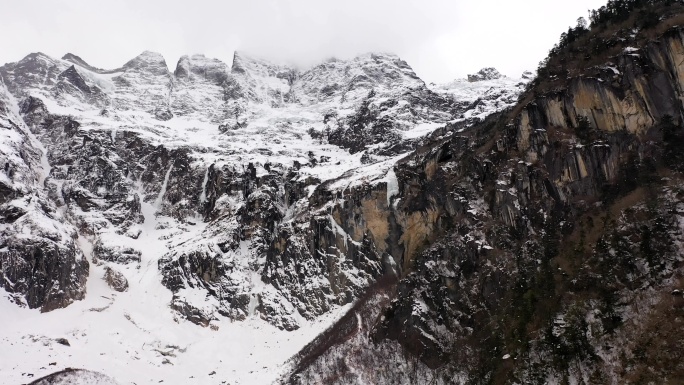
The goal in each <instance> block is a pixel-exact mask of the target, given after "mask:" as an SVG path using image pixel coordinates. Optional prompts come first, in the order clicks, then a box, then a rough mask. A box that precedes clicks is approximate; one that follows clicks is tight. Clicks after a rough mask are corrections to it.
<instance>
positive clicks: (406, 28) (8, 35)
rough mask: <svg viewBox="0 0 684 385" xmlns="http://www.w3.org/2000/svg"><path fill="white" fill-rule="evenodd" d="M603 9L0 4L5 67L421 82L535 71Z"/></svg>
mask: <svg viewBox="0 0 684 385" xmlns="http://www.w3.org/2000/svg"><path fill="white" fill-rule="evenodd" d="M604 3H605V1H604V0H573V1H548V0H520V1H515V2H513V1H510V0H508V1H502V0H479V1H475V2H474V1H466V0H455V1H454V0H451V1H449V0H439V1H438V0H421V1H416V0H400V1H397V0H395V1H390V0H374V1H372V2H371V1H368V0H365V1H361V0H348V1H322V0H280V1H277V0H259V1H222V2H216V1H207V0H197V1H191V2H188V1H178V0H164V1H162V0H148V1H144V2H142V1H133V0H120V1H117V2H107V3H104V2H98V1H92V0H34V1H30V2H29V1H21V2H18V1H14V2H8V4H4V5H3V12H2V14H1V15H0V33H2V36H3V39H2V41H1V42H0V62H1V63H7V62H14V61H18V60H20V59H21V58H23V57H24V56H26V55H27V54H29V53H31V52H38V51H40V52H44V53H46V54H48V55H50V56H53V57H62V56H63V55H64V54H65V53H67V52H71V53H74V54H76V55H79V56H80V57H82V58H83V59H84V60H86V61H87V62H88V63H90V64H91V65H94V66H96V67H101V68H117V67H119V66H121V65H122V64H123V63H125V62H126V61H128V60H129V59H131V58H133V57H135V56H137V55H138V54H140V53H141V52H142V51H144V50H151V51H156V52H159V53H161V54H163V55H164V57H165V58H166V61H167V64H168V66H169V68H170V70H172V71H173V69H174V68H175V66H176V62H177V61H178V59H179V58H180V56H182V55H185V54H194V53H202V54H205V55H207V56H210V57H215V58H218V59H220V60H222V61H225V62H226V63H228V64H230V63H231V61H232V57H233V52H234V51H235V50H239V51H243V52H246V53H248V54H251V55H254V56H258V57H261V58H265V59H269V60H273V61H276V62H281V63H287V64H291V65H295V66H297V67H300V68H306V67H309V66H311V65H314V64H316V63H318V62H320V61H322V60H324V59H326V58H329V57H338V58H343V59H344V58H350V57H353V56H355V55H358V54H362V53H366V52H378V51H380V52H391V53H395V54H397V55H399V56H401V57H402V58H403V59H404V60H406V61H407V62H408V63H409V64H410V65H411V66H412V67H413V68H414V70H415V71H416V72H417V73H418V75H419V76H421V77H422V78H423V79H424V80H425V81H427V82H446V81H449V80H452V79H454V78H459V77H464V76H465V75H466V74H468V73H473V72H476V71H477V70H479V69H480V68H482V67H485V66H492V67H496V68H498V69H499V70H500V71H501V72H502V73H504V74H506V75H508V76H519V75H520V74H521V73H522V72H523V71H524V70H535V69H536V67H537V63H538V62H539V61H540V60H542V59H543V58H544V57H545V56H546V54H547V53H548V50H549V49H550V48H551V47H552V46H553V44H554V43H556V42H557V41H558V38H559V36H560V34H561V33H562V32H564V31H566V30H567V28H568V27H569V26H574V25H575V24H576V20H577V18H579V17H581V16H585V17H586V15H587V10H589V9H593V8H597V7H600V6H601V5H603V4H604Z"/></svg>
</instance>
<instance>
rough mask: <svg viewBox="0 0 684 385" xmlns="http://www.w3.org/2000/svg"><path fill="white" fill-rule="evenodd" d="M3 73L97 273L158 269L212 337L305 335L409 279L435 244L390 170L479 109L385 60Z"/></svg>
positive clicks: (55, 204) (184, 311)
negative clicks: (241, 331)
mask: <svg viewBox="0 0 684 385" xmlns="http://www.w3.org/2000/svg"><path fill="white" fill-rule="evenodd" d="M0 74H1V75H2V77H3V80H4V82H5V83H7V84H8V86H9V88H10V92H11V93H12V94H13V95H14V96H15V97H16V98H18V99H19V100H20V102H19V103H17V104H18V106H19V112H20V114H21V118H23V123H22V124H24V123H25V125H26V127H27V128H28V130H30V133H31V134H32V135H35V136H36V137H37V139H38V140H40V142H42V144H43V145H44V146H45V149H46V158H45V159H44V161H45V163H46V164H49V167H48V168H46V170H48V169H49V176H48V177H47V179H46V183H45V187H44V188H43V187H36V189H37V190H40V191H42V192H43V193H44V195H45V199H48V200H47V201H46V206H45V207H48V209H47V210H48V212H51V211H50V210H56V211H58V212H59V213H60V215H61V216H60V217H59V218H63V219H60V220H61V221H65V222H68V223H69V224H64V227H65V229H69V231H70V233H69V234H70V235H69V236H70V237H76V230H77V231H78V234H79V235H81V236H82V238H83V239H82V241H83V242H85V243H87V244H89V245H90V247H89V248H88V255H89V257H91V258H92V261H94V262H96V263H98V264H100V263H107V264H112V266H114V264H121V265H122V268H128V266H130V267H132V268H136V267H140V266H146V267H149V266H156V267H158V268H159V272H160V274H161V277H160V278H159V280H160V281H161V282H162V283H163V285H164V286H166V287H167V288H168V289H170V290H171V291H172V292H173V298H172V301H171V303H170V306H171V307H172V308H173V309H175V310H176V311H178V313H180V314H181V315H182V316H184V317H185V318H187V319H189V320H191V321H193V322H196V323H198V324H201V325H204V326H207V325H209V323H210V322H211V321H212V320H215V319H217V318H218V317H229V318H231V319H234V320H245V319H247V318H251V317H258V318H262V319H264V320H266V321H267V322H269V323H271V324H273V325H275V326H277V327H279V328H282V329H287V330H294V329H297V328H298V327H299V325H300V323H301V322H302V321H303V320H314V319H316V318H317V317H319V316H321V315H322V314H325V313H326V312H328V311H330V310H331V309H333V308H335V307H337V306H340V305H343V304H346V303H349V302H350V301H353V300H354V299H355V298H357V297H358V296H359V295H360V294H361V293H362V292H363V291H364V289H365V288H366V287H367V286H368V285H369V284H370V283H372V282H373V281H374V280H375V279H376V278H377V277H380V276H383V275H386V274H395V273H397V272H400V271H401V270H402V268H403V267H402V262H401V258H402V257H401V255H402V254H403V253H408V254H411V253H413V252H414V249H415V248H416V247H417V246H416V244H418V243H420V242H422V241H424V240H423V239H422V238H420V237H421V236H423V235H424V232H423V231H419V232H418V234H422V235H419V236H416V237H415V239H413V238H412V239H409V238H406V239H400V238H401V235H400V233H399V232H397V228H401V227H402V226H413V223H414V222H416V219H415V218H413V219H412V218H402V219H401V220H400V221H399V222H398V223H395V224H390V225H388V224H386V223H385V222H387V221H393V220H394V219H390V218H394V217H393V216H392V215H390V211H391V207H390V206H391V205H392V204H393V202H394V201H393V199H398V198H396V197H397V196H398V195H399V194H400V191H399V185H398V184H396V183H391V189H392V191H391V193H388V192H387V191H388V187H387V185H388V183H389V182H396V181H395V179H396V178H390V179H391V180H390V179H388V175H394V174H392V173H391V172H390V169H391V167H392V166H393V165H394V164H395V163H396V161H397V160H398V159H400V158H401V157H403V156H404V155H405V154H407V153H409V152H410V151H412V149H413V148H415V147H416V146H417V145H418V144H419V143H420V141H421V140H423V138H424V137H425V135H427V134H429V133H431V132H433V131H435V129H437V128H439V127H440V126H444V125H446V124H447V123H448V122H453V121H462V122H465V120H464V119H463V118H461V117H460V116H461V115H462V114H464V113H465V112H466V111H467V110H468V107H469V105H470V104H471V103H470V101H468V102H465V101H459V100H457V99H456V98H454V97H453V96H452V95H450V94H448V93H446V92H442V91H439V90H433V89H432V88H430V87H427V86H426V85H425V83H424V82H423V81H422V80H420V79H419V78H418V77H417V76H416V74H415V73H414V72H413V70H412V69H411V68H410V67H409V66H408V64H407V63H406V62H404V61H403V60H401V59H400V58H398V57H396V56H394V55H389V54H367V55H361V56H359V57H357V58H354V59H351V60H344V61H342V60H330V61H327V62H325V63H323V64H321V65H318V66H315V67H313V68H311V69H308V70H298V69H294V68H291V67H289V66H286V65H277V64H272V63H269V62H267V61H264V60H260V59H254V58H250V57H248V56H247V55H244V54H241V53H236V54H235V58H234V60H233V64H232V67H229V66H228V65H226V64H224V63H222V62H221V61H219V60H216V59H210V58H207V57H205V56H202V55H192V56H183V57H182V58H181V59H180V60H179V61H178V64H177V66H176V69H175V71H174V72H173V73H171V72H169V70H168V68H167V65H166V62H165V61H164V58H163V57H161V55H159V54H156V53H152V52H144V53H142V54H141V55H139V56H138V57H136V58H134V59H132V60H130V61H129V62H127V63H126V64H124V65H123V66H122V67H120V68H117V69H113V70H102V69H98V68H95V67H93V66H91V65H89V64H87V63H86V62H85V61H84V60H83V59H81V58H79V57H78V56H76V55H73V54H68V55H65V56H64V58H63V59H61V60H59V59H52V58H49V57H47V56H45V55H42V54H32V55H29V56H28V57H27V58H25V59H23V60H22V61H20V62H18V63H11V64H7V65H5V66H3V67H0ZM492 87H494V86H492ZM476 92H477V91H473V93H476ZM494 98H496V96H492V99H494ZM504 105H505V103H504V104H502V105H501V106H499V107H501V108H503V107H502V106H504ZM499 107H497V108H499ZM17 121H19V118H17ZM465 123H466V124H468V122H465ZM444 129H445V130H446V128H444ZM27 135H28V133H27ZM12 151H19V150H17V149H16V148H14V147H13V148H12ZM3 188H4V187H3ZM8 189H10V188H9V187H8ZM8 191H10V190H8ZM11 191H14V190H11ZM13 194H16V193H13ZM32 202H34V203H36V201H35V200H33V201H32ZM8 231H9V230H8ZM12 231H14V232H15V233H16V232H17V231H18V230H16V229H15V230H12ZM65 231H66V230H65ZM15 233H13V234H14V235H13V236H14V237H18V235H17V234H18V233H16V234H15ZM65 238H66V237H65ZM419 238H420V239H419ZM70 239H72V238H70ZM399 244H403V246H400V245H399ZM68 245H72V246H73V242H72V243H68ZM405 249H408V250H409V251H405ZM8 250H9V249H8ZM64 252H65V253H67V252H72V253H74V254H76V255H77V256H81V253H80V250H79V249H78V248H77V247H73V248H72V249H69V248H67V249H65V251H64ZM60 255H61V254H60ZM8 258H9V257H8ZM16 258H17V257H16V256H15V254H12V259H13V260H14V259H16ZM54 258H58V257H56V256H53V259H54ZM82 263H85V259H83V262H82ZM59 266H60V267H65V266H66V267H68V268H69V269H72V270H74V269H76V270H78V269H82V266H86V267H87V265H79V264H76V265H74V263H72V264H71V265H68V264H63V263H60V264H59ZM69 266H72V267H69ZM112 268H113V267H112ZM69 271H71V270H69ZM78 271H79V274H80V275H78V279H79V280H77V282H79V284H82V282H83V281H84V280H85V274H83V273H85V272H83V273H81V270H78ZM51 274H52V273H51ZM28 275H30V274H29V273H27V272H22V273H21V274H19V273H18V275H17V276H21V278H24V277H25V276H28ZM99 278H100V277H96V278H95V279H99ZM17 279H19V278H17ZM130 284H135V283H133V282H131V283H130ZM64 285H66V283H65V284H64ZM62 292H65V293H69V292H68V291H67V290H62ZM22 293H23V292H22ZM69 295H70V296H71V297H74V298H78V296H77V295H75V294H69ZM36 303H38V302H36ZM37 306H41V305H40V304H39V305H37Z"/></svg>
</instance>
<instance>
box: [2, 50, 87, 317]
mask: <svg viewBox="0 0 684 385" xmlns="http://www.w3.org/2000/svg"><path fill="white" fill-rule="evenodd" d="M35 60H39V59H38V58H35ZM29 62H33V59H32V60H30V61H29ZM13 102H14V101H13V100H11V99H10V98H9V96H8V94H7V91H6V89H5V88H4V86H2V87H0V125H1V126H3V129H2V130H3V131H2V137H1V139H0V143H2V144H3V151H2V152H1V153H0V164H3V165H4V167H3V168H2V169H0V175H1V177H0V190H2V197H0V274H1V275H2V280H1V283H0V285H1V286H2V287H3V288H4V289H5V290H6V291H7V292H9V293H14V294H20V295H23V297H24V299H25V302H26V305H28V306H29V307H31V308H40V309H41V310H42V311H50V310H53V309H56V308H60V307H64V306H67V305H69V304H70V303H71V302H73V301H74V300H79V299H82V298H83V296H84V295H85V282H86V277H87V275H88V262H87V261H86V259H85V257H84V255H83V253H82V252H81V250H80V248H79V247H78V246H77V245H76V243H75V239H76V237H77V234H76V230H75V229H74V227H73V226H71V225H69V224H67V223H64V222H63V218H62V216H61V215H60V214H59V213H57V209H56V207H55V205H54V204H53V202H52V201H50V200H49V199H48V197H47V196H46V194H45V192H44V190H43V188H42V187H43V186H41V183H42V182H43V180H42V179H43V178H44V177H42V176H41V173H45V172H46V171H47V170H45V169H44V166H43V165H41V156H43V154H42V151H41V150H40V149H39V148H38V146H39V145H40V144H39V143H37V141H36V140H35V139H34V138H32V137H31V135H30V132H29V131H28V128H27V127H26V126H25V125H24V124H23V122H21V121H20V118H19V117H18V116H15V115H14V113H13V108H12V107H11V103H13ZM27 104H31V103H30V102H29V103H27ZM33 107H34V108H33V110H34V111H36V110H39V109H40V108H41V107H40V104H39V103H37V102H35V101H34V102H33ZM14 108H16V106H15V107H14ZM15 122H17V123H15ZM12 144H16V145H15V146H12ZM27 234H30V236H27Z"/></svg>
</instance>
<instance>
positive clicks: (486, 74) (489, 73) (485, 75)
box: [468, 67, 504, 83]
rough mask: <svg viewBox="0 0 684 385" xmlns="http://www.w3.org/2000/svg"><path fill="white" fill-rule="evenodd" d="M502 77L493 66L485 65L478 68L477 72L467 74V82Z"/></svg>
mask: <svg viewBox="0 0 684 385" xmlns="http://www.w3.org/2000/svg"><path fill="white" fill-rule="evenodd" d="M502 77H504V76H503V75H501V73H499V71H498V70H497V69H496V68H494V67H485V68H483V69H481V70H479V71H478V72H477V73H475V74H472V75H468V81H469V82H473V83H474V82H481V81H483V80H495V79H501V78H502Z"/></svg>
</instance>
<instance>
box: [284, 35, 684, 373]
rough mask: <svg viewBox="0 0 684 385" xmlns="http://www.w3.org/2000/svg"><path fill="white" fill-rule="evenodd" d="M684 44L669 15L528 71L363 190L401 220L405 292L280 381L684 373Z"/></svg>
mask: <svg viewBox="0 0 684 385" xmlns="http://www.w3.org/2000/svg"><path fill="white" fill-rule="evenodd" d="M628 44H630V42H626V43H625V45H628ZM683 44H684V35H683V34H682V30H681V28H679V27H674V28H671V29H669V30H667V31H666V32H664V33H663V34H661V35H659V36H658V37H657V38H655V39H652V40H649V41H648V42H647V43H646V44H643V45H640V46H639V47H638V48H637V47H634V46H627V47H625V48H624V49H623V50H622V51H621V53H619V54H618V55H617V56H613V57H610V59H609V61H607V62H605V63H602V64H601V65H599V66H597V67H591V68H586V71H585V72H584V73H581V74H578V75H577V76H574V77H569V78H568V79H566V81H564V82H562V86H559V87H556V88H555V89H554V90H551V91H548V90H545V91H540V89H541V87H539V88H538V87H536V85H538V84H540V82H535V84H534V85H533V86H532V87H530V88H529V89H528V90H527V91H526V93H525V94H524V96H523V99H522V102H521V103H518V104H516V105H515V106H514V107H513V108H512V109H511V110H509V111H508V112H505V113H502V114H495V115H491V116H489V117H488V118H487V119H485V121H484V122H483V123H480V124H476V125H475V126H473V127H472V128H470V129H466V130H460V129H459V126H458V125H454V126H447V127H446V128H445V129H444V130H443V131H440V132H439V134H440V136H439V137H433V138H434V140H432V141H431V142H429V143H427V144H426V145H424V146H421V147H419V148H418V149H417V150H416V152H415V153H413V154H412V155H410V156H408V157H406V158H404V159H402V160H401V161H399V162H398V163H397V164H396V165H395V166H394V167H393V174H394V175H396V181H392V182H389V181H388V182H387V183H386V184H385V185H382V187H381V188H382V189H383V190H384V189H385V188H387V189H388V191H394V192H393V193H392V194H389V193H387V194H382V193H383V192H384V191H378V190H376V191H375V194H376V196H377V198H376V199H375V201H374V203H373V202H372V201H371V202H362V203H361V204H357V205H355V206H357V207H358V206H362V207H368V206H370V207H378V208H382V209H381V210H379V211H380V213H378V214H376V213H373V214H372V215H366V216H365V218H383V220H382V221H381V222H380V223H379V224H376V225H375V228H376V229H378V228H379V229H391V230H388V231H387V232H386V234H387V236H386V237H385V242H386V243H382V242H381V243H377V242H376V243H375V244H376V247H377V246H379V247H382V246H383V245H385V244H387V245H393V246H394V247H387V248H385V251H386V252H387V253H389V254H390V255H391V256H392V257H393V258H392V259H393V260H394V261H395V262H396V272H397V275H398V276H399V277H400V278H401V279H400V281H399V282H398V284H397V285H396V289H391V290H387V289H386V288H372V289H371V292H370V293H369V294H367V297H365V301H367V302H368V304H367V305H364V304H363V303H359V304H358V305H357V308H356V309H354V310H352V311H351V314H352V316H350V317H349V318H345V319H343V320H341V321H340V324H339V325H337V326H335V327H333V328H331V329H330V330H329V332H328V334H323V335H322V337H321V338H319V339H317V340H316V341H314V342H313V343H312V344H310V345H309V346H308V347H307V348H306V349H304V350H303V351H302V353H300V355H298V356H296V357H295V359H294V363H295V366H294V367H295V369H294V370H293V372H292V373H291V374H290V375H289V377H286V379H285V380H284V382H288V383H395V382H399V383H401V382H402V381H404V380H403V379H406V378H414V379H415V382H413V383H444V384H451V383H496V384H499V383H501V384H503V383H539V384H542V383H591V384H595V383H632V382H634V383H638V382H639V381H653V380H655V381H656V382H667V381H670V382H672V381H674V382H677V381H678V380H677V379H678V378H680V377H681V375H682V373H683V372H682V366H681V365H679V364H677V363H676V362H675V360H673V357H674V356H673V355H672V354H673V352H674V351H680V350H681V349H682V346H684V345H683V341H682V339H681V338H679V337H674V338H670V337H667V335H671V334H669V333H678V332H677V331H680V330H681V322H679V321H678V320H679V317H681V315H682V307H681V303H682V302H681V301H680V299H679V298H680V297H681V294H680V293H681V289H682V286H681V285H682V281H681V276H682V261H683V260H684V254H683V251H682V248H681V242H682V219H683V218H682V208H683V207H682V203H681V197H682V189H681V186H682V184H681V182H682V176H681V174H680V173H679V172H680V171H681V166H682V164H681V162H680V161H678V160H675V158H677V159H681V158H680V157H677V156H676V155H674V154H675V153H677V152H679V151H681V148H679V149H677V150H675V148H676V147H678V146H679V145H680V144H681V143H682V142H681V140H682V138H684V136H683V135H684V129H683V128H682V124H681V123H682V116H683V115H682V112H683V111H684V110H683V104H682V100H684V99H682V97H683V95H684V94H683V90H684V89H683V88H682V83H681V76H680V74H681V73H682V71H683V70H684V67H682V64H681V63H682V62H683V60H682V58H681V55H682V52H684V50H683V49H682V48H683ZM485 72H486V71H485ZM470 80H471V81H474V80H480V79H479V78H477V79H476V77H471V78H470ZM664 154H667V155H664ZM386 186H387V187H386ZM388 186H393V187H391V188H390V187H388ZM366 196H367V197H372V196H373V193H372V192H371V193H370V194H368V193H367V194H366ZM385 199H387V205H386V206H385ZM354 211H355V210H352V212H354ZM357 215H358V214H357ZM357 222H358V221H357ZM342 223H344V221H343V222H342ZM352 229H353V227H350V228H346V230H347V231H349V232H350V231H351V230H352ZM397 246H398V247H397ZM375 290H377V293H376V294H373V291H375ZM378 301H379V302H378ZM378 303H379V304H380V305H378ZM376 306H379V307H380V309H381V310H378V309H377V308H374V307H376ZM354 314H355V315H356V316H357V317H358V321H357V322H354V321H353V320H355V319H356V318H355V317H354V316H353V315H354ZM357 328H358V329H359V330H362V329H363V330H364V331H363V333H361V334H360V335H357V334H356V333H352V334H351V335H349V336H347V337H344V338H331V337H328V336H330V335H333V336H335V335H336V334H335V333H337V331H339V330H348V329H351V330H354V329H357ZM660 328H663V329H662V330H660V331H658V329H660ZM665 330H667V331H665ZM642 333H643V334H642ZM397 350H398V351H403V352H404V353H402V354H406V355H407V356H401V354H399V356H401V357H408V358H400V357H398V355H397V353H396V351H397ZM352 357H353V358H352ZM393 381H394V382H393ZM674 382H673V383H674Z"/></svg>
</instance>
